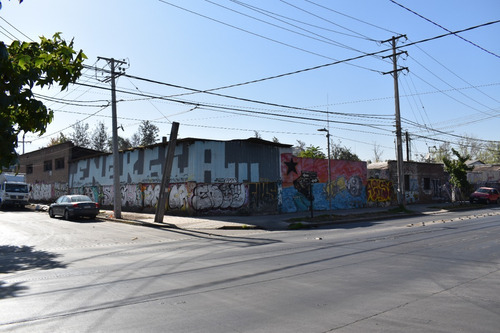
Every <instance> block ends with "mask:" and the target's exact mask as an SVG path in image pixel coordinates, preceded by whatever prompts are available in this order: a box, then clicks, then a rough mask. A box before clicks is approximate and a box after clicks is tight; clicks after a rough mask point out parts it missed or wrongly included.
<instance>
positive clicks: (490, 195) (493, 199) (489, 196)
mask: <svg viewBox="0 0 500 333" xmlns="http://www.w3.org/2000/svg"><path fill="white" fill-rule="evenodd" d="M469 201H470V203H476V202H482V203H486V204H488V203H498V202H499V201H500V194H499V193H498V191H497V190H496V189H494V188H491V187H480V188H478V189H477V190H476V191H475V192H474V193H472V194H471V195H470V197H469Z"/></svg>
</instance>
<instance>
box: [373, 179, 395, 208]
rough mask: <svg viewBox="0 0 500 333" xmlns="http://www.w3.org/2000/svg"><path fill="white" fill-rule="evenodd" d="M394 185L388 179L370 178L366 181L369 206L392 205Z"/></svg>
mask: <svg viewBox="0 0 500 333" xmlns="http://www.w3.org/2000/svg"><path fill="white" fill-rule="evenodd" d="M394 193H395V192H394V185H393V183H392V181H390V180H386V179H378V178H370V179H368V181H367V183H366V200H367V203H368V205H369V206H382V207H385V206H390V205H391V202H392V201H393V200H394V199H395V198H394Z"/></svg>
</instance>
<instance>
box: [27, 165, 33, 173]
mask: <svg viewBox="0 0 500 333" xmlns="http://www.w3.org/2000/svg"><path fill="white" fill-rule="evenodd" d="M26 173H27V174H28V175H29V174H31V173H33V164H28V165H27V166H26Z"/></svg>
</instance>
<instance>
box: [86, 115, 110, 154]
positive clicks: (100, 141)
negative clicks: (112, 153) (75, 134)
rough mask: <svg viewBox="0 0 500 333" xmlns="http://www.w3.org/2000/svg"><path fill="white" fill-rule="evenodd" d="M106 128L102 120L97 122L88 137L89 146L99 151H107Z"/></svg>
mask: <svg viewBox="0 0 500 333" xmlns="http://www.w3.org/2000/svg"><path fill="white" fill-rule="evenodd" d="M107 131H108V129H107V127H106V125H104V123H103V122H101V121H100V122H98V123H97V125H96V127H95V129H94V132H93V133H92V138H91V139H90V147H91V148H92V149H95V150H99V151H109V150H110V149H109V147H110V146H109V142H108V133H107Z"/></svg>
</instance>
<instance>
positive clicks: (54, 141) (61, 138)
mask: <svg viewBox="0 0 500 333" xmlns="http://www.w3.org/2000/svg"><path fill="white" fill-rule="evenodd" d="M68 141H70V140H69V139H68V138H67V137H66V136H65V135H64V134H63V133H59V136H58V137H55V138H51V139H50V141H49V144H48V145H47V147H52V146H55V145H58V144H60V143H65V142H68Z"/></svg>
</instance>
